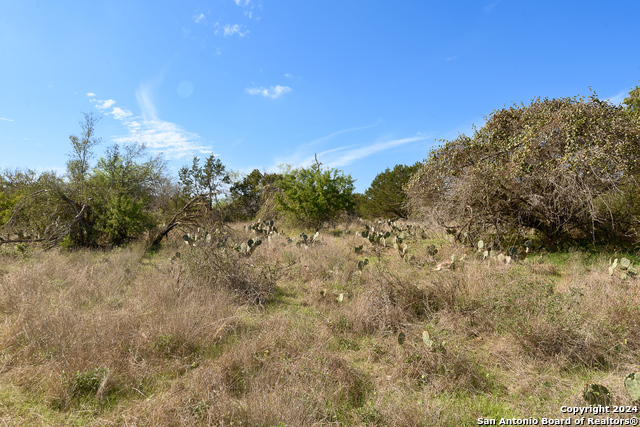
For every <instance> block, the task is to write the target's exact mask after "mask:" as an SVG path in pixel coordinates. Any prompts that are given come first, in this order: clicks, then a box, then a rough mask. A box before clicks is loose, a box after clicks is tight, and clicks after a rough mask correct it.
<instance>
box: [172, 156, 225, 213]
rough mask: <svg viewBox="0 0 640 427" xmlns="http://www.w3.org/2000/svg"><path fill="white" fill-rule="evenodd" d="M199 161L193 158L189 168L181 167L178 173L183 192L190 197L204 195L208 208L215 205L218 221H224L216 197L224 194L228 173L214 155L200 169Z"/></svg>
mask: <svg viewBox="0 0 640 427" xmlns="http://www.w3.org/2000/svg"><path fill="white" fill-rule="evenodd" d="M199 162H200V159H198V157H194V158H193V164H192V165H191V168H188V167H186V166H184V167H182V168H181V169H180V171H179V172H178V175H179V177H180V182H181V183H182V185H183V189H184V190H183V191H184V193H185V194H187V195H189V196H190V197H195V196H197V195H200V194H205V195H206V196H205V199H206V200H207V201H208V204H209V207H210V208H213V206H214V205H215V206H216V207H217V208H218V212H219V214H220V221H223V220H224V216H223V212H222V206H221V205H220V200H219V198H218V196H220V195H222V194H223V193H224V186H225V185H227V184H230V183H231V178H230V176H229V173H228V172H227V171H226V167H225V166H224V165H223V164H222V162H221V161H220V159H219V158H217V157H215V156H214V155H211V156H209V157H208V158H207V159H206V160H205V162H204V165H203V166H202V167H200V165H199Z"/></svg>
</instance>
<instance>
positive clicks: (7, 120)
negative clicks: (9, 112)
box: [0, 117, 13, 122]
mask: <svg viewBox="0 0 640 427" xmlns="http://www.w3.org/2000/svg"><path fill="white" fill-rule="evenodd" d="M0 120H4V121H5V122H12V121H13V119H7V118H4V117H0Z"/></svg>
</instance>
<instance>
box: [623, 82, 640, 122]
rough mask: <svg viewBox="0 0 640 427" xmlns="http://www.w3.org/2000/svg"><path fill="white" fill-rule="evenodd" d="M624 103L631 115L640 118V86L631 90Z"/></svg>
mask: <svg viewBox="0 0 640 427" xmlns="http://www.w3.org/2000/svg"><path fill="white" fill-rule="evenodd" d="M622 103H623V104H624V105H625V106H626V108H627V110H628V111H629V112H630V113H631V114H634V115H635V116H636V117H638V118H640V86H636V87H635V88H633V89H631V91H630V92H629V96H627V97H626V98H625V99H624V100H623V101H622Z"/></svg>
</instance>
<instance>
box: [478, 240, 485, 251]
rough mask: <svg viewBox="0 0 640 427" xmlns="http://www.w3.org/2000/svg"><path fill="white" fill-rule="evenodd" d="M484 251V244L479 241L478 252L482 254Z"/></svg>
mask: <svg viewBox="0 0 640 427" xmlns="http://www.w3.org/2000/svg"><path fill="white" fill-rule="evenodd" d="M482 249H484V242H483V241H482V240H479V241H478V252H482Z"/></svg>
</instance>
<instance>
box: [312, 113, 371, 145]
mask: <svg viewBox="0 0 640 427" xmlns="http://www.w3.org/2000/svg"><path fill="white" fill-rule="evenodd" d="M379 124H380V119H378V120H377V121H376V122H375V123H374V124H372V125H366V126H358V127H355V128H347V129H341V130H338V131H335V132H333V133H330V134H329V135H326V136H323V137H320V138H318V139H314V140H313V141H311V142H308V143H307V144H304V145H305V146H312V145H315V144H317V143H319V142H322V141H326V140H327V139H331V138H333V137H334V136H338V135H340V134H343V133H347V132H355V131H358V130H364V129H369V128H372V127H375V126H378V125H379Z"/></svg>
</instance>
